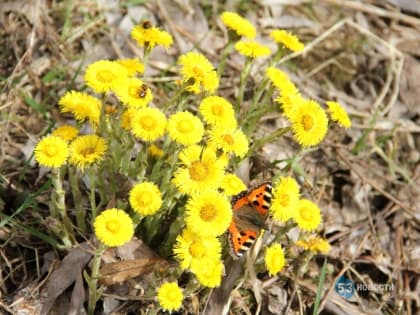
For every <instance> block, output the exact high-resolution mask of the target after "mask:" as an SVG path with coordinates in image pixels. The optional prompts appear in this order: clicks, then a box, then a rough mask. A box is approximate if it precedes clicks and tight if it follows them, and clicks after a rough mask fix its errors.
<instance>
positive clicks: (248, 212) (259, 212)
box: [229, 183, 271, 258]
mask: <svg viewBox="0 0 420 315" xmlns="http://www.w3.org/2000/svg"><path fill="white" fill-rule="evenodd" d="M270 205H271V184H270V183H263V184H260V185H258V186H256V187H254V188H251V189H250V190H248V191H243V192H241V193H240V194H239V195H237V196H235V197H234V198H233V199H232V209H233V219H232V222H231V224H230V226H229V243H230V245H231V255H232V256H233V258H240V257H242V256H243V254H244V253H245V252H246V251H247V250H248V249H249V248H251V246H252V244H253V243H254V242H255V240H256V239H257V237H258V235H259V233H260V231H261V229H263V228H265V220H266V219H267V216H268V209H269V208H270Z"/></svg>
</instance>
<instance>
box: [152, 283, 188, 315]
mask: <svg viewBox="0 0 420 315" xmlns="http://www.w3.org/2000/svg"><path fill="white" fill-rule="evenodd" d="M183 298H184V295H183V294H182V290H181V288H180V287H179V286H178V284H177V283H176V282H166V283H164V284H162V285H161V286H160V287H159V289H158V292H157V299H158V302H159V305H160V306H161V307H162V308H163V309H164V310H167V311H169V312H172V311H176V310H178V309H179V308H180V307H181V306H182V300H183Z"/></svg>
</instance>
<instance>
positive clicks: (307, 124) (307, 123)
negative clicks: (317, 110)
mask: <svg viewBox="0 0 420 315" xmlns="http://www.w3.org/2000/svg"><path fill="white" fill-rule="evenodd" d="M302 125H303V129H305V131H308V130H311V129H312V127H313V126H314V120H313V118H312V116H310V115H304V116H303V117H302Z"/></svg>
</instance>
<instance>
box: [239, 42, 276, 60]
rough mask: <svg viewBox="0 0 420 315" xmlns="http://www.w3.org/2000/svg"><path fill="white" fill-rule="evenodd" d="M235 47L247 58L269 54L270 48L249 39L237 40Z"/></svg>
mask: <svg viewBox="0 0 420 315" xmlns="http://www.w3.org/2000/svg"><path fill="white" fill-rule="evenodd" d="M235 49H236V50H237V52H239V53H240V54H241V55H244V56H246V57H249V58H258V57H266V56H269V55H270V54H271V50H270V48H268V47H267V46H264V45H261V44H259V43H257V42H255V41H250V40H247V41H239V42H237V43H236V44H235Z"/></svg>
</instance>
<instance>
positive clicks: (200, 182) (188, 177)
mask: <svg viewBox="0 0 420 315" xmlns="http://www.w3.org/2000/svg"><path fill="white" fill-rule="evenodd" d="M179 159H180V160H181V163H182V167H180V168H178V170H176V171H175V176H174V178H173V179H172V182H173V184H174V185H175V186H176V187H177V188H178V190H179V191H180V192H182V193H184V194H188V195H194V194H197V193H200V192H202V191H204V190H208V189H210V190H211V189H217V188H219V186H220V183H221V181H222V178H223V172H224V166H225V164H224V163H223V161H221V160H219V159H217V157H216V152H214V151H213V150H211V149H209V148H204V147H201V146H198V145H192V146H190V147H187V148H185V149H184V150H182V151H181V153H180V154H179Z"/></svg>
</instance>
